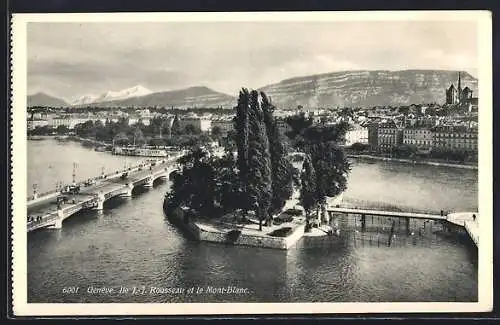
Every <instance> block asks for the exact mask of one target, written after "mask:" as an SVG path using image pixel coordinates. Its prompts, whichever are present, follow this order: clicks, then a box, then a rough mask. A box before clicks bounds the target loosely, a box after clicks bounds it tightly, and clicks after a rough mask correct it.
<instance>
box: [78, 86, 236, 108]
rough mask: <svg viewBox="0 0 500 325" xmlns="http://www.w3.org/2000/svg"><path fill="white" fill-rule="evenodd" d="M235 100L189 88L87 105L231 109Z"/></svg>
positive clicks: (207, 89) (219, 94)
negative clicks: (220, 107)
mask: <svg viewBox="0 0 500 325" xmlns="http://www.w3.org/2000/svg"><path fill="white" fill-rule="evenodd" d="M234 105H235V98H234V97H232V96H229V95H227V94H223V93H219V92H216V91H214V90H212V89H210V88H207V87H191V88H186V89H181V90H172V91H164V92H156V93H152V94H148V95H145V96H138V97H132V98H127V99H120V100H111V101H102V102H95V103H91V104H87V105H85V106H95V107H148V106H164V107H169V106H174V107H176V108H187V107H198V108H201V107H219V106H222V107H223V108H232V107H233V106H234Z"/></svg>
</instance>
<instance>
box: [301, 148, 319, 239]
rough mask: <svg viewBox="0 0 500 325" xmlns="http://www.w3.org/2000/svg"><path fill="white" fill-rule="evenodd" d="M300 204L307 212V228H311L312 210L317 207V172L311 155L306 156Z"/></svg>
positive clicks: (303, 166)
mask: <svg viewBox="0 0 500 325" xmlns="http://www.w3.org/2000/svg"><path fill="white" fill-rule="evenodd" d="M300 185H301V187H300V204H301V205H302V207H303V208H304V211H305V213H306V230H309V221H310V217H311V212H312V211H313V210H314V209H315V208H316V205H317V200H316V173H315V171H314V167H313V165H312V162H311V157H309V156H306V159H305V161H304V164H303V165H302V173H301V175H300Z"/></svg>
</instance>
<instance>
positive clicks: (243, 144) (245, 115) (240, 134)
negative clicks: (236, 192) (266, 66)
mask: <svg viewBox="0 0 500 325" xmlns="http://www.w3.org/2000/svg"><path fill="white" fill-rule="evenodd" d="M249 95H250V94H249V93H248V90H247V89H246V88H242V89H241V90H240V95H239V98H238V106H236V116H235V117H234V130H235V132H234V134H235V142H236V148H237V152H238V158H237V161H236V164H237V166H238V177H239V184H240V194H241V197H240V203H241V208H242V210H243V211H244V212H246V211H248V210H249V208H250V207H249V205H248V204H249V200H248V194H247V179H248V132H249Z"/></svg>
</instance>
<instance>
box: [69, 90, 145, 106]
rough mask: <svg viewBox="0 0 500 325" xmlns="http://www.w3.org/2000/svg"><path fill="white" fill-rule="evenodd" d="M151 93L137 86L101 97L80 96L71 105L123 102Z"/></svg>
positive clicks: (107, 93) (110, 92)
mask: <svg viewBox="0 0 500 325" xmlns="http://www.w3.org/2000/svg"><path fill="white" fill-rule="evenodd" d="M151 93H153V91H151V90H149V89H147V88H146V87H143V86H141V85H137V86H134V87H131V88H126V89H123V90H119V91H112V90H110V91H108V92H106V93H104V94H101V95H86V96H82V97H80V98H78V99H76V100H75V101H73V105H85V104H92V103H100V102H109V101H112V100H123V99H128V98H133V97H140V96H146V95H149V94H151Z"/></svg>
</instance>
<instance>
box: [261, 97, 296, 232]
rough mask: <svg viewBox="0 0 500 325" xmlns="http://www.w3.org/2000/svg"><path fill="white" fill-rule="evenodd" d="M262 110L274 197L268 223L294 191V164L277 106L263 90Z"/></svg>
mask: <svg viewBox="0 0 500 325" xmlns="http://www.w3.org/2000/svg"><path fill="white" fill-rule="evenodd" d="M261 98H262V111H263V113H264V123H265V126H266V133H267V138H268V140H269V152H270V159H271V178H272V199H271V207H270V210H269V212H268V216H269V218H268V220H267V224H269V223H270V222H272V215H273V214H276V213H278V212H280V211H281V210H282V209H283V207H284V206H285V203H286V200H288V199H289V198H290V196H291V195H292V193H293V182H292V181H293V168H294V167H293V166H292V164H291V163H290V161H289V160H288V159H287V155H286V150H285V146H284V141H283V140H284V139H283V136H282V134H281V133H280V130H279V128H278V126H277V123H276V119H275V118H274V116H273V112H274V110H275V107H274V106H273V105H272V104H271V102H270V100H269V99H268V98H267V96H266V94H265V93H264V92H261Z"/></svg>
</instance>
